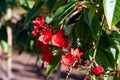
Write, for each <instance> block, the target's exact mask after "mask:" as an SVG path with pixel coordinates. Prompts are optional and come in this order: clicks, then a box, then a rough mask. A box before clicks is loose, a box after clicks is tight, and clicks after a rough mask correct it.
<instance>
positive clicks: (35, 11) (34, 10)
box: [25, 1, 43, 23]
mask: <svg viewBox="0 0 120 80" xmlns="http://www.w3.org/2000/svg"><path fill="white" fill-rule="evenodd" d="M42 4H43V1H39V2H37V3H36V4H35V5H34V6H33V8H32V9H31V10H30V11H29V12H28V14H27V16H26V18H25V22H26V23H28V22H29V21H30V20H31V19H32V18H33V17H34V16H35V15H37V14H38V13H39V12H40V8H41V6H42Z"/></svg>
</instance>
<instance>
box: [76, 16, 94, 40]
mask: <svg viewBox="0 0 120 80" xmlns="http://www.w3.org/2000/svg"><path fill="white" fill-rule="evenodd" d="M75 36H76V37H77V38H80V40H83V41H91V40H92V39H93V37H92V33H91V31H90V29H89V27H88V25H87V24H86V23H85V21H84V19H83V16H82V17H81V18H80V19H79V21H78V22H77V24H76V26H75Z"/></svg>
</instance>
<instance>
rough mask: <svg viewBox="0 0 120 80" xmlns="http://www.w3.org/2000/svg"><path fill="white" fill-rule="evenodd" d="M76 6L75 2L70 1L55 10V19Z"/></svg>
mask: <svg viewBox="0 0 120 80" xmlns="http://www.w3.org/2000/svg"><path fill="white" fill-rule="evenodd" d="M73 7H75V4H74V2H70V3H68V4H66V5H64V6H62V7H60V8H58V9H57V11H56V12H55V14H54V16H53V19H54V20H56V19H60V18H61V17H62V16H63V15H64V14H65V13H66V12H67V11H68V10H70V9H71V8H73Z"/></svg>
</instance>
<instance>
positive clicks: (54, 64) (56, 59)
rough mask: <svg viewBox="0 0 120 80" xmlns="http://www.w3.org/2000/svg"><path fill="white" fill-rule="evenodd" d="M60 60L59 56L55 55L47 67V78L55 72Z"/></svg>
mask: <svg viewBox="0 0 120 80" xmlns="http://www.w3.org/2000/svg"><path fill="white" fill-rule="evenodd" d="M60 60H61V54H60V53H58V54H56V55H55V57H54V60H53V61H52V62H50V63H49V64H48V65H47V78H48V77H49V76H50V74H51V73H52V72H53V71H54V70H55V68H56V67H57V65H58V64H59V62H60Z"/></svg>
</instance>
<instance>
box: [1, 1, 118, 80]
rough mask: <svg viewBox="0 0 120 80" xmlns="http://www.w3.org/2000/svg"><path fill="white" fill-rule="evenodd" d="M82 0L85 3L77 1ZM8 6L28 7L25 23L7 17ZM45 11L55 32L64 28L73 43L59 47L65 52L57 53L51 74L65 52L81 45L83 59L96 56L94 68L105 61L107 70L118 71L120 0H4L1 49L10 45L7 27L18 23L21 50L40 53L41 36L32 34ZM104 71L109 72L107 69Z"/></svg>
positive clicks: (16, 31) (49, 68)
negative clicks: (20, 23) (39, 40)
mask: <svg viewBox="0 0 120 80" xmlns="http://www.w3.org/2000/svg"><path fill="white" fill-rule="evenodd" d="M78 1H79V2H80V3H81V4H82V6H81V5H79V4H77V2H78ZM33 4H34V5H33ZM16 6H17V7H16ZM8 8H10V9H11V10H14V8H17V9H18V10H19V8H22V9H25V10H26V12H27V13H24V14H23V15H20V16H21V19H22V20H21V21H23V24H22V27H19V25H18V24H17V23H18V22H19V21H18V22H17V23H12V20H13V19H10V20H8V21H6V20H5V17H6V15H5V14H6V11H7V9H8ZM41 12H42V15H44V16H45V24H47V25H48V24H51V25H52V26H53V27H52V31H53V34H54V32H57V30H58V29H64V30H65V35H63V37H64V38H66V39H67V40H68V41H69V44H70V46H69V48H67V49H61V48H58V47H57V48H56V47H55V50H61V53H56V54H55V55H54V60H53V61H52V62H50V63H49V64H48V65H47V70H46V72H47V77H49V76H50V74H51V73H52V72H53V71H54V70H55V69H56V68H57V66H58V65H59V63H60V61H61V55H62V54H64V53H66V52H67V50H70V48H71V47H73V48H78V47H79V49H81V51H82V52H83V53H84V54H83V57H82V59H81V60H83V61H84V59H85V60H90V62H91V63H92V60H91V59H92V58H93V59H94V58H95V62H94V63H93V65H92V66H90V67H91V68H93V67H94V66H95V65H102V66H103V67H104V68H105V71H107V69H109V68H110V69H114V70H115V71H116V69H117V68H119V67H120V31H119V30H120V1H119V0H19V1H16V0H10V1H9V0H1V1H0V18H1V19H0V21H1V22H0V52H2V49H3V50H6V49H7V47H8V45H7V34H6V27H7V26H11V24H16V25H17V27H14V26H11V29H12V30H13V34H12V36H13V43H14V45H15V46H17V48H19V52H22V51H23V50H24V49H26V48H27V49H28V50H30V52H35V54H36V55H37V56H38V55H39V53H41V52H42V50H41V49H39V48H37V47H36V46H35V45H34V43H35V41H36V40H37V38H35V39H32V38H31V32H32V30H33V25H32V24H31V21H32V19H33V18H34V17H35V16H41ZM29 23H30V24H29ZM26 24H27V25H26ZM114 28H115V29H114ZM39 35H40V34H38V35H37V37H39ZM49 44H51V42H50V43H49ZM50 49H51V50H53V46H52V47H51V46H50ZM68 52H69V51H68ZM38 57H40V56H38ZM40 58H41V57H40ZM89 58H90V59H89ZM38 61H39V60H38ZM72 67H73V66H72ZM87 69H88V68H87ZM103 75H105V72H104V73H103ZM104 78H106V79H108V80H118V79H119V77H118V74H116V75H115V76H114V77H104Z"/></svg>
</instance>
